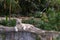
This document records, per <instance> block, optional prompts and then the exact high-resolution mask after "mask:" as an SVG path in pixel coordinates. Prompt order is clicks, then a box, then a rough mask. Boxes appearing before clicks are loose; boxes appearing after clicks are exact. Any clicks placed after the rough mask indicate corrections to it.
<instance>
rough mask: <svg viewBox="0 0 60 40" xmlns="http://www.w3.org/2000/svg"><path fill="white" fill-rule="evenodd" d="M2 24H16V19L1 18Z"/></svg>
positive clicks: (0, 22) (0, 23)
mask: <svg viewBox="0 0 60 40" xmlns="http://www.w3.org/2000/svg"><path fill="white" fill-rule="evenodd" d="M0 25H4V26H15V25H16V20H15V19H13V20H7V21H6V20H1V21H0Z"/></svg>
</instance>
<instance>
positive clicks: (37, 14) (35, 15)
mask: <svg viewBox="0 0 60 40" xmlns="http://www.w3.org/2000/svg"><path fill="white" fill-rule="evenodd" d="M34 17H35V18H41V17H42V12H38V11H37V12H36V13H35V14H34Z"/></svg>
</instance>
